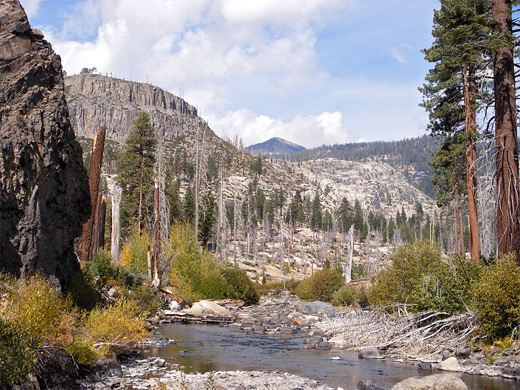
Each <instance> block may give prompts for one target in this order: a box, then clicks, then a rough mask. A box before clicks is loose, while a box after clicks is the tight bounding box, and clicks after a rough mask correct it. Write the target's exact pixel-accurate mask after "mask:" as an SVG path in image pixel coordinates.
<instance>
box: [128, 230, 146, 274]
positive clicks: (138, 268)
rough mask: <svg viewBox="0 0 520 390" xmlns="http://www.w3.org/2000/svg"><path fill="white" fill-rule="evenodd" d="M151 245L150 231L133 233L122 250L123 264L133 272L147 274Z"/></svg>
mask: <svg viewBox="0 0 520 390" xmlns="http://www.w3.org/2000/svg"><path fill="white" fill-rule="evenodd" d="M149 247H150V236H149V235H148V233H146V232H143V233H142V234H141V235H138V234H137V233H134V234H132V235H131V236H130V238H129V239H128V241H127V242H126V243H125V244H124V245H123V248H122V250H121V265H122V266H123V267H124V268H126V269H127V270H128V271H130V272H132V273H138V274H145V273H146V272H147V271H148V248H149Z"/></svg>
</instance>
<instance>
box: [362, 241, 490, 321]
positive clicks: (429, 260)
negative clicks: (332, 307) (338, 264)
mask: <svg viewBox="0 0 520 390" xmlns="http://www.w3.org/2000/svg"><path fill="white" fill-rule="evenodd" d="M480 270H481V267H480V265H475V264H474V263H472V262H470V261H468V260H466V259H463V258H459V257H454V258H452V259H445V260H444V259H442V255H441V250H440V248H439V247H438V246H437V245H435V244H432V243H430V242H428V241H423V242H417V243H415V244H411V245H408V246H404V247H400V248H399V249H398V250H397V252H396V253H395V254H394V255H393V256H392V258H391V265H390V267H388V268H386V269H384V270H383V271H381V272H380V273H379V274H378V275H377V278H376V279H375V281H374V284H373V286H372V288H371V289H370V291H369V293H368V298H369V301H370V304H371V305H373V306H386V305H390V304H393V303H407V304H412V305H414V306H413V307H412V308H411V310H412V311H421V310H440V311H447V312H458V311H464V310H466V309H467V307H468V305H470V304H471V302H472V292H471V284H472V283H473V281H474V280H478V279H479V278H480Z"/></svg>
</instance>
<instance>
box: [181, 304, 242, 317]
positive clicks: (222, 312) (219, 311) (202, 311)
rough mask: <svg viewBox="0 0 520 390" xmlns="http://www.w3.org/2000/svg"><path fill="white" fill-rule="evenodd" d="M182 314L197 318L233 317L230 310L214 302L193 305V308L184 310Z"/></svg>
mask: <svg viewBox="0 0 520 390" xmlns="http://www.w3.org/2000/svg"><path fill="white" fill-rule="evenodd" d="M182 312H183V313H188V314H191V315H196V316H212V317H225V318H231V317H232V314H231V312H230V311H229V310H228V309H226V308H225V307H222V306H220V305H219V304H218V303H215V302H212V301H199V302H197V303H195V304H193V306H192V307H191V308H189V309H184V310H182Z"/></svg>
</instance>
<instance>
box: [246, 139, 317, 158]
mask: <svg viewBox="0 0 520 390" xmlns="http://www.w3.org/2000/svg"><path fill="white" fill-rule="evenodd" d="M246 150H247V151H248V152H249V153H251V154H260V153H265V154H270V153H275V154H276V153H297V152H302V151H304V150H307V149H306V148H304V147H303V146H301V145H298V144H295V143H294V142H290V141H287V140H285V139H283V138H280V137H273V138H271V139H268V140H267V141H265V142H261V143H259V144H254V145H250V146H248V147H247V148H246Z"/></svg>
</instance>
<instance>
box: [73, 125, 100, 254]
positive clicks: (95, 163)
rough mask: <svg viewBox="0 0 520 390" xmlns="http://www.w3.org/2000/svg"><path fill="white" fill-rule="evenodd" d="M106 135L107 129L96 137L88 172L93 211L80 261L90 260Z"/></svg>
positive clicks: (85, 227)
mask: <svg viewBox="0 0 520 390" xmlns="http://www.w3.org/2000/svg"><path fill="white" fill-rule="evenodd" d="M105 135H106V130H105V128H101V130H99V131H98V132H97V133H96V135H95V136H94V142H93V144H92V157H91V159H90V167H89V171H88V186H89V189H90V203H91V205H92V209H91V212H90V218H89V219H88V221H87V222H85V223H84V224H83V228H82V231H81V237H80V239H79V242H78V255H79V259H80V261H88V260H89V255H90V248H91V246H92V231H93V226H94V217H95V213H96V204H97V193H98V187H99V177H100V175H101V165H102V163H103V149H104V147H105Z"/></svg>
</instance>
